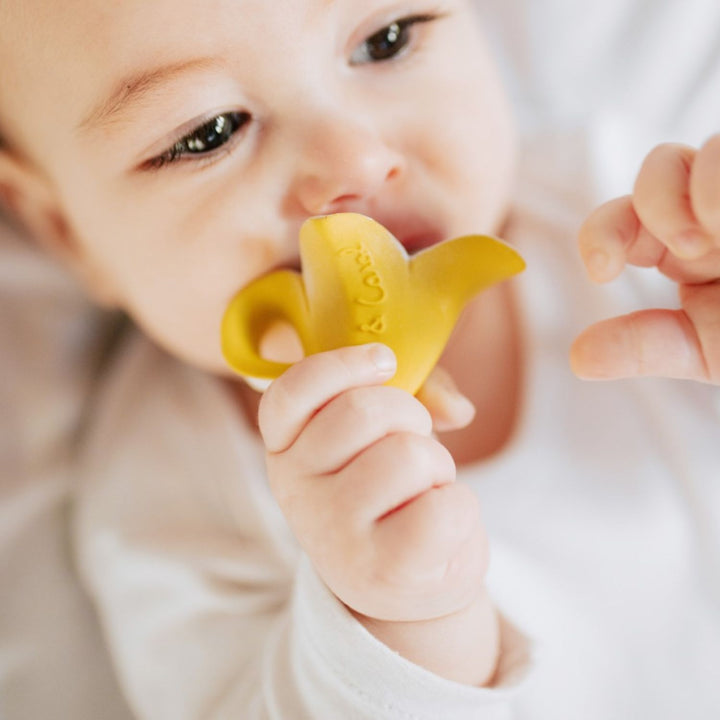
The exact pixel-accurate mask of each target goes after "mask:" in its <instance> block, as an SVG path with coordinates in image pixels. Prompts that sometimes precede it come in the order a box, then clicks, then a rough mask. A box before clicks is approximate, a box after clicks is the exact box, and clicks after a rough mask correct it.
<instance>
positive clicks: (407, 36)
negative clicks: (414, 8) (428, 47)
mask: <svg viewBox="0 0 720 720" xmlns="http://www.w3.org/2000/svg"><path fill="white" fill-rule="evenodd" d="M437 18H438V16H437V15H412V16H410V17H406V18H402V19H400V20H396V21H395V22H392V23H390V24H389V25H387V26H385V27H384V28H382V29H380V30H378V31H377V32H376V33H373V34H372V35H371V36H370V37H369V38H367V40H365V41H364V42H363V43H362V44H361V45H360V46H358V48H357V49H356V50H355V52H353V54H352V55H351V56H350V64H351V65H363V64H365V63H377V62H383V61H385V60H391V59H392V58H394V57H397V56H398V55H400V54H401V53H402V52H403V51H404V50H405V49H406V48H407V47H408V45H409V43H410V41H411V39H412V29H413V26H414V25H418V24H420V23H427V22H432V21H433V20H436V19H437Z"/></svg>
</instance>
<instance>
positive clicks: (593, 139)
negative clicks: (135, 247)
mask: <svg viewBox="0 0 720 720" xmlns="http://www.w3.org/2000/svg"><path fill="white" fill-rule="evenodd" d="M480 9H481V12H482V13H483V14H484V15H485V16H486V17H487V19H488V23H489V27H490V35H491V37H492V38H493V41H497V44H498V45H500V44H501V43H503V45H502V46H503V50H502V53H503V63H504V68H505V72H506V74H507V77H508V79H509V81H510V82H511V83H512V92H513V97H514V99H515V102H516V104H517V106H518V109H519V112H520V117H521V126H522V128H523V131H524V132H525V133H526V134H528V135H532V134H536V133H548V132H551V133H553V134H555V136H556V137H557V136H558V135H563V134H567V135H568V137H575V138H577V136H578V133H579V132H581V133H582V136H583V138H584V139H585V141H586V142H587V143H588V144H589V150H590V153H589V157H590V158H591V162H592V164H593V168H592V170H593V172H594V173H595V176H596V178H597V198H596V199H597V200H598V201H600V200H602V199H605V198H607V197H609V196H610V195H612V194H617V193H624V192H627V191H628V189H629V188H630V186H631V184H632V180H633V176H634V173H635V172H636V170H637V168H638V165H639V162H640V160H641V158H642V156H643V155H644V154H645V153H646V152H647V150H649V149H650V147H652V145H654V144H655V143H656V142H658V141H660V140H674V141H677V140H680V141H685V142H690V143H694V144H697V143H699V142H702V140H703V139H704V138H705V137H707V136H708V135H709V134H711V133H712V132H715V131H720V92H719V91H718V89H719V88H720V3H717V0H651V1H646V2H643V1H641V0H637V1H634V2H620V1H618V0H605V1H604V2H589V1H588V0H487V1H483V2H482V3H481V8H480ZM568 147H569V148H570V147H572V145H570V144H569V145H568ZM106 323H107V318H105V317H103V316H100V315H98V314H97V313H96V312H95V311H93V310H92V309H90V308H89V307H88V305H87V304H86V303H85V301H84V300H83V299H82V297H81V296H80V294H79V292H78V290H77V288H76V287H75V285H74V283H73V282H72V280H71V279H69V278H68V277H67V276H66V275H65V274H64V273H63V272H62V271H60V270H59V269H58V268H57V267H55V266H54V265H53V264H52V263H50V262H49V261H47V260H45V259H43V258H41V257H40V256H39V255H38V254H37V253H36V252H34V251H33V250H31V249H30V248H29V246H28V245H27V243H26V242H25V241H20V240H18V239H17V233H16V231H15V230H13V229H12V228H11V227H9V225H8V224H7V223H6V222H5V221H3V220H2V218H0V718H2V719H3V720H35V719H40V718H42V719H43V720H44V719H45V718H52V719H53V720H71V719H72V720H91V719H92V720H98V719H102V720H116V719H117V720H120V719H121V718H128V717H129V713H128V711H127V710H126V708H125V706H124V703H123V701H122V699H121V694H120V692H119V690H118V688H117V687H116V685H115V682H114V680H113V679H112V674H111V671H110V668H109V664H108V662H107V659H106V655H105V652H104V650H103V648H102V644H101V641H100V637H99V632H98V628H97V626H96V623H95V619H94V616H93V614H92V611H91V608H90V607H89V605H88V603H87V600H86V599H85V597H84V595H83V593H82V591H81V590H80V589H79V587H78V586H77V584H76V582H75V578H74V574H73V569H72V564H71V560H70V553H69V549H68V544H69V539H68V533H67V514H68V498H69V493H70V490H71V486H72V477H71V475H70V473H69V472H68V470H69V459H70V456H71V453H72V443H73V438H74V435H75V433H76V431H77V428H78V423H79V422H80V421H81V414H82V407H83V402H84V399H85V397H86V396H87V393H89V392H91V390H92V377H93V372H94V368H95V364H96V362H97V360H98V357H97V355H98V350H99V347H100V346H101V343H100V342H99V341H98V339H97V334H96V332H95V331H96V330H97V328H98V327H100V326H101V325H104V324H106Z"/></svg>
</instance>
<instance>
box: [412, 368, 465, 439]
mask: <svg viewBox="0 0 720 720" xmlns="http://www.w3.org/2000/svg"><path fill="white" fill-rule="evenodd" d="M417 399H418V400H419V401H420V402H421V403H422V404H423V405H424V406H425V407H426V408H427V409H428V410H429V411H430V415H431V416H432V419H433V427H434V428H435V430H436V431H437V432H447V431H448V430H459V429H460V428H463V427H465V426H466V425H469V424H470V422H471V421H472V419H473V418H474V417H475V406H474V405H473V404H472V403H471V402H470V400H468V399H467V398H466V397H465V396H464V395H463V394H462V393H461V392H460V391H459V390H458V388H457V385H455V381H454V380H453V379H452V376H451V375H450V373H449V372H447V370H443V368H441V367H439V366H436V367H435V369H434V370H433V371H432V373H430V376H429V377H428V379H427V380H426V381H425V383H424V384H423V386H422V387H421V388H420V390H419V391H418V393H417Z"/></svg>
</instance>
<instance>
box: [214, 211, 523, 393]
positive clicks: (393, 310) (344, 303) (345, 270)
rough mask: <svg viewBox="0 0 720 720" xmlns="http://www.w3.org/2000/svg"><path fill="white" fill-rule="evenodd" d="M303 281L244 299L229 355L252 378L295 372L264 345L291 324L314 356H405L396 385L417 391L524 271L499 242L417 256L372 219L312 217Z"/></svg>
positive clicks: (288, 281) (257, 288)
mask: <svg viewBox="0 0 720 720" xmlns="http://www.w3.org/2000/svg"><path fill="white" fill-rule="evenodd" d="M300 260H301V264H302V275H301V274H300V273H297V272H295V271H293V270H280V271H277V272H274V273H271V274H269V275H265V276H264V277H261V278H259V279H258V280H255V281H254V282H251V283H250V284H249V285H247V286H246V287H245V288H243V289H242V290H240V292H238V293H237V295H235V297H234V298H233V299H232V301H231V302H230V304H229V306H228V308H227V310H226V312H225V316H224V318H223V322H222V349H223V353H224V355H225V358H226V360H227V361H228V363H229V364H230V366H231V367H232V368H233V369H234V370H236V371H237V372H238V373H240V374H241V375H244V376H246V377H248V378H264V379H272V378H276V377H278V376H279V375H280V374H281V373H283V372H284V371H285V370H286V369H287V368H288V367H289V366H288V365H287V364H285V363H278V362H273V361H271V360H268V359H266V358H263V357H262V356H261V355H260V350H259V348H260V342H261V340H262V337H263V335H264V334H265V333H266V332H267V331H268V329H269V328H270V327H271V326H272V325H273V324H274V323H276V322H278V321H285V322H289V323H290V324H291V325H292V326H293V327H294V328H295V329H296V330H297V333H298V336H299V338H300V342H301V343H302V346H303V348H304V351H305V353H306V354H307V355H310V354H312V353H316V352H321V351H324V350H332V349H335V348H339V347H343V346H346V345H361V344H364V343H370V342H382V343H385V344H386V345H389V346H390V347H391V348H392V349H393V350H394V351H395V355H396V357H397V362H398V370H397V373H396V375H395V377H394V378H393V379H392V380H391V381H390V383H389V384H391V385H396V386H397V387H401V388H404V389H405V390H408V391H409V392H411V393H415V392H417V390H418V389H419V388H420V386H421V385H422V383H423V382H424V381H425V379H426V378H427V376H428V375H429V374H430V371H431V370H432V368H433V367H434V365H435V363H436V362H437V360H438V358H439V357H440V354H441V353H442V351H443V348H444V347H445V344H446V343H447V341H448V338H449V336H450V333H451V331H452V329H453V327H454V325H455V323H456V321H457V318H458V316H459V314H460V311H461V310H462V308H463V307H464V305H465V304H466V303H467V302H468V301H469V300H470V299H471V298H472V297H473V296H474V295H476V294H477V293H478V292H480V291H481V290H483V289H485V288H487V287H489V286H490V285H493V284H495V283H497V282H500V281H501V280H505V279H506V278H509V277H511V276H512V275H515V274H516V273H519V272H520V271H522V270H523V269H524V268H525V263H524V261H523V259H522V258H521V257H520V255H518V253H517V252H515V250H513V249H512V248H511V247H510V246H508V245H506V244H505V243H503V242H501V241H500V240H496V239H494V238H491V237H487V236H482V235H468V236H466V237H460V238H456V239H454V240H446V241H444V242H442V243H439V244H438V245H435V246H433V247H430V248H427V249H425V250H423V251H421V252H419V253H418V254H416V255H414V256H412V257H408V254H407V252H406V251H405V249H404V248H403V246H402V245H401V244H400V243H399V242H398V241H397V240H396V239H395V238H394V237H393V235H392V234H391V233H390V232H389V231H388V230H386V229H385V228H384V227H383V226H382V225H380V224H379V223H377V222H375V221H374V220H371V219H370V218H368V217H365V216H364V215H358V214H355V213H340V214H337V215H327V216H324V217H316V218H310V219H309V220H307V221H306V222H305V224H304V225H303V226H302V228H301V229H300Z"/></svg>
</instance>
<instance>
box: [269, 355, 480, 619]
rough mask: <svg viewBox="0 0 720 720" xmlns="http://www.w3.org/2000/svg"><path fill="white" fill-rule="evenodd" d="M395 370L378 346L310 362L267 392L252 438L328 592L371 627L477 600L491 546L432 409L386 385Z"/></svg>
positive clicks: (457, 608) (428, 615)
mask: <svg viewBox="0 0 720 720" xmlns="http://www.w3.org/2000/svg"><path fill="white" fill-rule="evenodd" d="M394 370H395V363H394V357H393V355H392V352H391V351H390V350H389V349H388V348H386V347H385V346H383V345H364V346H358V347H348V348H342V349H340V350H334V351H331V352H326V353H320V354H317V355H312V356H310V357H308V358H306V359H305V360H303V361H301V362H299V363H297V364H296V365H294V366H293V367H291V368H290V369H289V370H288V371H287V372H286V373H285V374H284V375H282V376H281V377H280V378H278V379H277V380H276V381H275V382H274V383H273V384H272V385H271V386H270V388H269V389H268V390H267V392H266V393H265V395H264V397H263V399H262V402H261V406H260V415H259V422H260V431H261V433H262V436H263V439H264V441H265V445H266V448H267V463H268V475H269V479H270V484H271V487H272V490H273V493H274V494H275V497H276V498H277V500H278V502H279V504H280V506H281V508H282V510H283V511H284V513H285V516H286V517H287V519H288V522H289V523H290V526H291V527H292V529H293V531H294V533H295V535H296V537H297V538H298V541H299V542H300V544H301V546H302V547H303V549H304V550H305V552H306V553H307V554H308V556H309V557H310V559H311V560H312V561H313V564H314V565H315V567H316V569H317V571H318V574H319V575H320V576H321V577H322V578H323V580H324V581H325V583H326V584H327V585H328V587H329V588H330V589H331V590H332V591H333V592H334V593H335V595H337V597H338V598H340V600H342V601H343V602H344V603H345V604H346V605H347V606H348V607H349V608H350V609H351V610H353V611H355V613H357V614H359V615H362V616H366V617H368V618H374V619H379V620H384V621H418V620H428V619H432V618H437V617H441V616H446V615H448V614H450V613H454V612H457V611H461V610H462V609H463V608H465V607H467V606H468V605H469V604H470V603H472V602H473V601H474V600H475V599H476V598H477V596H478V594H479V592H480V591H481V590H482V587H483V576H484V573H485V569H486V564H487V552H486V549H487V544H486V539H485V534H484V530H483V527H482V524H481V522H480V516H479V510H478V502H477V500H476V497H475V495H474V493H473V492H472V491H471V490H470V489H469V488H468V487H467V486H465V485H463V484H460V483H456V482H455V466H454V463H453V460H452V458H451V456H450V454H449V453H448V451H447V450H446V449H445V448H444V447H443V446H442V445H441V444H440V443H439V442H438V441H437V440H436V439H434V438H433V436H432V430H433V420H432V416H431V414H430V412H429V411H428V410H427V409H426V407H425V406H424V405H423V404H421V403H420V401H419V400H417V399H416V398H414V397H413V396H411V395H410V394H408V393H407V392H405V391H403V390H399V389H397V388H393V387H388V386H385V385H383V384H382V383H384V382H386V381H387V380H388V379H389V378H390V377H392V375H393V372H394ZM468 419H469V418H468Z"/></svg>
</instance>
